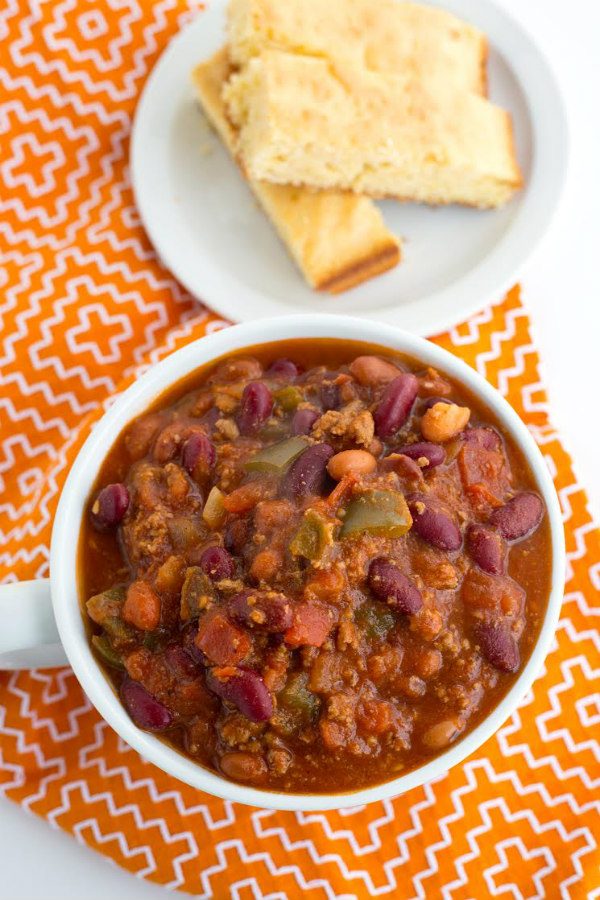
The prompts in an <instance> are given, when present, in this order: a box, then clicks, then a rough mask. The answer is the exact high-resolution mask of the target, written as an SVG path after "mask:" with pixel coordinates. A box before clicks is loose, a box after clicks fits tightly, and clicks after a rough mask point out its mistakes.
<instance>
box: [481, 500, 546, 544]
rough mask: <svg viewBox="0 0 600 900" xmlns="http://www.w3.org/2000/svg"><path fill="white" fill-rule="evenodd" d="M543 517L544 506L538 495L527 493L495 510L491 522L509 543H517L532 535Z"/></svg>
mask: <svg viewBox="0 0 600 900" xmlns="http://www.w3.org/2000/svg"><path fill="white" fill-rule="evenodd" d="M543 515H544V504H543V503H542V501H541V500H540V498H539V497H538V495H537V494H532V493H530V492H529V491H525V492H523V493H522V494H517V495H516V496H515V497H513V498H512V500H509V501H508V503H506V504H505V505H504V506H501V507H500V508H499V509H495V510H494V512H493V513H492V515H491V516H490V522H491V524H492V525H494V526H495V527H496V528H497V529H498V531H499V532H500V534H501V535H502V537H504V538H506V540H507V541H517V540H519V538H524V537H526V535H528V534H531V532H532V531H534V530H535V529H536V528H537V527H538V525H539V524H540V522H541V521H542V517H543Z"/></svg>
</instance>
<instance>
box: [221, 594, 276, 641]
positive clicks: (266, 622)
mask: <svg viewBox="0 0 600 900" xmlns="http://www.w3.org/2000/svg"><path fill="white" fill-rule="evenodd" d="M227 612H228V614H229V616H230V618H232V619H234V621H236V622H238V623H240V624H241V625H245V626H246V627H249V628H252V627H254V628H259V629H260V630H261V631H266V632H268V633H270V634H277V633H280V632H283V631H287V630H288V628H290V627H291V625H292V607H291V604H290V601H289V600H288V598H287V597H286V596H285V595H284V594H278V593H276V592H275V591H241V592H240V593H239V594H236V595H235V596H234V597H232V598H231V599H230V600H229V602H228V604H227Z"/></svg>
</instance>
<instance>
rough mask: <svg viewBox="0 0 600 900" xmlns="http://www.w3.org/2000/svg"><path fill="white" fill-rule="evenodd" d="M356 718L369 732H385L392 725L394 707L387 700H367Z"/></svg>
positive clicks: (363, 728) (362, 727)
mask: <svg viewBox="0 0 600 900" xmlns="http://www.w3.org/2000/svg"><path fill="white" fill-rule="evenodd" d="M356 718H357V721H358V724H359V726H360V728H361V729H362V730H363V731H366V732H367V733H368V734H384V733H385V732H386V731H389V730H390V728H391V727H392V708H391V706H390V704H389V703H386V702H385V700H366V701H365V702H364V703H363V705H362V707H361V708H360V709H359V711H358V714H357V717H356Z"/></svg>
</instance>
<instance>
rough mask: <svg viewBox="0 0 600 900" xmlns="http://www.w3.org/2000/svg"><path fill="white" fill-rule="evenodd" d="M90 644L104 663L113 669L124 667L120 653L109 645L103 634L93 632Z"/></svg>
mask: <svg viewBox="0 0 600 900" xmlns="http://www.w3.org/2000/svg"><path fill="white" fill-rule="evenodd" d="M92 646H93V647H94V650H95V651H96V653H97V654H98V655H99V656H101V657H102V659H103V660H104V662H105V663H108V665H109V666H112V667H113V668H114V669H124V668H125V666H124V665H123V660H122V659H121V655H120V654H119V653H117V651H116V650H115V649H114V648H113V647H112V646H111V644H110V641H109V640H108V638H107V637H106V635H104V634H95V635H94V636H93V637H92Z"/></svg>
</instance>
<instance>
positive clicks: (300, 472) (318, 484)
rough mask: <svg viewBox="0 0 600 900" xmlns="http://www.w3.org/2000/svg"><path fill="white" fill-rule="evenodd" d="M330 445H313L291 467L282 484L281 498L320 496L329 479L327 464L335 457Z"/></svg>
mask: <svg viewBox="0 0 600 900" xmlns="http://www.w3.org/2000/svg"><path fill="white" fill-rule="evenodd" d="M333 453H334V451H333V447H330V446H329V444H313V445H312V447H308V448H307V449H306V450H305V451H304V453H302V454H301V455H300V456H299V457H298V458H297V459H296V460H294V462H293V463H292V465H291V466H290V467H289V469H288V470H287V472H286V474H285V475H284V477H283V481H282V484H281V496H282V497H287V498H288V499H294V498H296V497H308V496H310V495H312V494H314V495H319V494H321V493H322V492H323V488H324V487H325V481H326V478H327V463H328V462H329V460H330V459H331V457H332V456H333Z"/></svg>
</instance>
